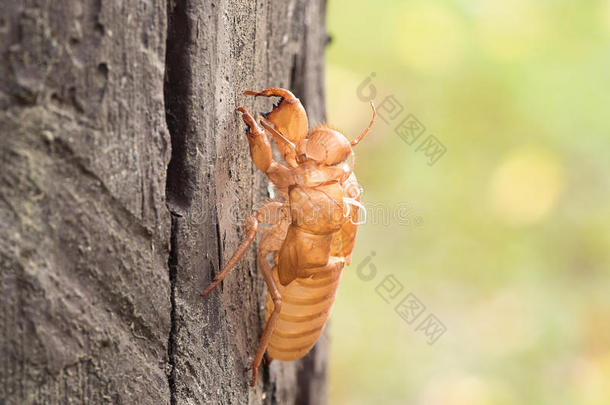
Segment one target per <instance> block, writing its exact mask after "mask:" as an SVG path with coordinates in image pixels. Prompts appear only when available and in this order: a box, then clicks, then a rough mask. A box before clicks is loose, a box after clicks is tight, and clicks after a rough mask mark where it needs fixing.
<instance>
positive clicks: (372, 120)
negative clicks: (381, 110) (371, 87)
mask: <svg viewBox="0 0 610 405" xmlns="http://www.w3.org/2000/svg"><path fill="white" fill-rule="evenodd" d="M370 103H371V108H372V109H373V118H371V122H370V124H369V126H368V127H367V128H366V129H365V130H364V132H363V133H362V134H360V136H359V137H358V138H356V139H354V140H353V141H352V142H351V144H352V146H356V145H358V143H359V142H360V141H361V140H362V138H364V135H366V134H367V133H368V132H369V129H371V127H372V126H373V122H375V116H376V115H377V111H375V104H373V100H371V101H370Z"/></svg>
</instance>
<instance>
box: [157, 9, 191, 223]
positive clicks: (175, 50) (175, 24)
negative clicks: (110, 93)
mask: <svg viewBox="0 0 610 405" xmlns="http://www.w3.org/2000/svg"><path fill="white" fill-rule="evenodd" d="M188 7H189V5H188V1H175V0H170V1H169V2H168V5H167V20H168V25H167V43H166V48H165V83H164V86H163V93H164V99H165V119H166V121H167V128H168V129H169V133H170V137H171V142H172V157H171V160H170V162H169V166H168V168H167V185H166V193H167V205H168V207H169V209H170V211H172V212H174V213H177V214H179V215H184V213H185V212H186V211H187V210H188V208H189V207H190V205H191V201H192V198H193V190H194V188H195V186H194V182H195V175H196V174H195V172H194V165H192V164H191V162H190V161H189V156H188V153H187V151H188V150H189V148H188V147H187V146H188V145H187V143H188V141H189V137H188V135H189V132H190V131H189V130H190V125H189V121H188V119H187V118H188V113H189V111H188V100H190V97H189V96H190V93H191V77H192V75H191V61H190V56H189V47H188V38H190V30H191V21H190V19H189V18H188V13H187V9H188Z"/></svg>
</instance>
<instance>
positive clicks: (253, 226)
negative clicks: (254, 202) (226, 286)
mask: <svg viewBox="0 0 610 405" xmlns="http://www.w3.org/2000/svg"><path fill="white" fill-rule="evenodd" d="M246 229H247V230H248V233H247V236H246V239H244V240H243V241H242V242H241V244H240V245H239V246H238V248H237V250H236V251H235V253H233V256H231V259H229V262H228V263H227V264H226V265H225V267H224V268H223V269H222V271H221V272H220V273H218V275H217V276H216V278H215V279H214V282H213V283H212V284H210V286H209V287H208V288H206V289H205V291H204V292H202V293H201V296H202V297H205V296H206V295H208V294H209V293H210V292H211V291H212V290H213V289H214V288H216V287H217V286H218V284H220V283H221V282H222V280H224V278H225V277H226V275H227V274H228V273H229V271H231V269H233V267H235V266H236V265H237V262H239V260H240V259H241V258H242V257H243V255H244V254H245V253H246V251H247V250H248V248H249V247H250V245H251V244H252V242H253V241H254V238H255V237H256V232H257V231H258V220H257V219H256V214H253V215H251V216H250V217H249V218H248V219H247V220H246Z"/></svg>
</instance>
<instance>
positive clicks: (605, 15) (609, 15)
mask: <svg viewBox="0 0 610 405" xmlns="http://www.w3.org/2000/svg"><path fill="white" fill-rule="evenodd" d="M601 7H602V10H601V13H600V16H601V18H602V25H603V26H604V28H605V29H606V32H607V33H608V34H610V0H607V1H606V2H605V3H603V4H602V6H601Z"/></svg>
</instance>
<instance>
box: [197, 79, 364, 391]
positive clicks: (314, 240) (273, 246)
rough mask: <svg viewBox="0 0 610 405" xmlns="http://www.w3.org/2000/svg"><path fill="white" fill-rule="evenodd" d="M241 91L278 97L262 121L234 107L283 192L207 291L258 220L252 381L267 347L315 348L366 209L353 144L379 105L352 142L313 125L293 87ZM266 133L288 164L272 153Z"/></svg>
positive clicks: (277, 353)
mask: <svg viewBox="0 0 610 405" xmlns="http://www.w3.org/2000/svg"><path fill="white" fill-rule="evenodd" d="M244 94H246V95H253V96H264V97H280V101H279V103H278V104H277V105H276V106H275V107H274V108H273V110H272V111H271V112H270V113H268V114H265V115H264V117H260V118H259V122H258V123H257V121H256V120H255V119H254V118H253V117H252V116H251V115H250V113H248V111H246V109H244V108H243V107H240V108H238V109H237V111H239V112H240V113H241V115H242V119H243V120H244V122H245V123H246V125H247V127H248V128H247V130H246V135H247V139H248V143H249V145H250V155H251V157H252V161H253V162H254V164H255V165H256V167H257V168H258V169H259V170H261V171H262V172H263V173H265V174H266V175H267V177H268V178H269V180H270V182H271V183H272V184H273V185H274V186H275V187H276V188H277V190H278V191H279V194H280V196H281V198H280V199H278V200H273V201H270V202H267V203H266V204H264V205H263V206H262V207H261V208H260V209H259V210H258V211H257V212H255V213H254V214H252V215H251V216H250V217H249V218H248V220H247V221H246V229H247V236H246V239H245V240H244V241H243V242H242V243H241V244H240V245H239V247H238V248H237V250H236V251H235V253H234V254H233V256H232V257H231V258H230V259H229V261H228V262H227V264H226V265H225V266H224V268H223V269H222V270H221V271H220V272H219V273H218V275H217V276H216V278H215V279H214V281H213V282H212V284H210V286H209V287H208V288H207V289H206V290H205V291H204V292H203V293H202V295H204V296H205V295H207V294H208V293H210V291H212V290H213V289H214V288H215V287H216V286H217V285H218V284H220V282H222V280H223V279H224V278H225V276H226V275H227V273H228V272H229V271H230V270H231V269H232V268H233V267H235V266H236V265H237V263H238V262H239V260H240V259H241V257H242V256H243V255H244V254H245V252H246V251H247V249H248V248H249V247H250V245H251V244H252V242H253V241H254V239H255V238H256V234H257V232H258V230H259V225H261V224H263V225H265V228H264V229H262V234H261V238H260V241H259V245H258V255H257V264H258V268H259V270H260V271H261V273H262V275H263V277H264V279H265V283H266V284H267V298H266V312H265V320H266V325H265V329H264V330H263V334H262V336H261V338H260V342H259V344H258V348H257V350H256V354H255V355H254V359H253V360H252V366H251V368H252V381H251V385H255V384H256V379H257V375H258V367H259V366H260V364H261V361H262V358H263V355H264V353H265V351H267V354H268V357H269V359H270V360H273V359H277V360H282V361H290V360H297V359H299V358H301V357H303V356H304V355H305V354H307V352H309V350H311V348H312V347H313V345H314V344H315V342H316V340H317V339H318V338H319V336H320V334H321V333H322V330H323V328H324V325H325V324H326V321H327V320H328V316H329V314H330V309H331V307H332V304H333V302H334V300H335V295H336V292H337V287H338V284H339V279H340V277H341V272H342V270H343V266H344V265H345V264H349V263H350V262H351V255H352V250H353V248H354V243H355V239H356V232H357V230H358V225H359V224H361V223H362V220H360V213H361V211H362V213H365V211H364V206H363V205H362V204H361V203H360V187H359V185H358V182H357V180H356V176H355V174H354V173H353V170H354V162H355V158H354V152H353V147H354V146H355V145H357V144H358V143H359V142H360V141H361V140H362V138H363V137H364V136H365V135H366V134H367V132H368V131H369V130H370V129H371V127H372V125H373V122H374V120H375V107H374V106H373V103H372V102H371V107H372V109H373V117H372V119H371V121H370V123H369V125H368V127H367V128H366V129H365V130H364V131H363V132H362V134H360V136H358V137H357V138H356V139H354V140H353V141H349V140H348V139H347V138H346V137H345V136H344V135H343V134H342V133H341V132H339V131H338V130H336V129H333V128H331V127H329V126H327V125H320V126H318V127H315V128H313V129H311V131H310V130H309V125H308V120H307V115H306V113H305V109H304V108H303V106H302V105H301V102H300V101H299V99H298V98H296V97H295V96H294V94H292V93H291V92H290V91H288V90H285V89H281V88H269V89H265V90H262V91H259V92H254V91H246V92H244ZM259 123H260V125H259ZM268 137H271V139H273V141H274V142H275V144H276V146H277V148H278V150H279V152H280V154H281V155H282V158H283V160H284V162H278V161H276V160H275V159H274V158H273V153H272V149H271V143H270V142H269V139H268ZM350 156H351V157H352V159H351V162H350V161H349V157H350ZM269 256H271V257H269ZM270 258H271V259H272V260H271V262H270V260H269V259H270Z"/></svg>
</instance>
